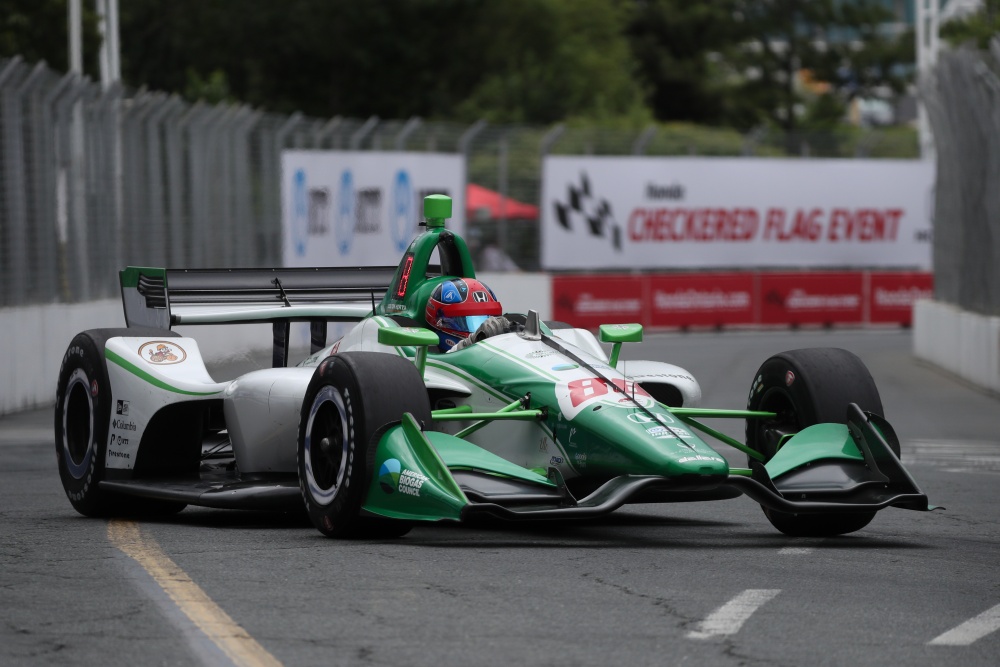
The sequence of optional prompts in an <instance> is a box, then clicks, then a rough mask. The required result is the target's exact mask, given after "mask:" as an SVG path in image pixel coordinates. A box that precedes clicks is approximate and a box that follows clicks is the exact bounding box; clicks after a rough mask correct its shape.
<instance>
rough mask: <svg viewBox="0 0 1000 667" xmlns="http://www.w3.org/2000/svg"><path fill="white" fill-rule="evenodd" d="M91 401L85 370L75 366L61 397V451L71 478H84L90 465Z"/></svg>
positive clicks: (92, 423)
mask: <svg viewBox="0 0 1000 667" xmlns="http://www.w3.org/2000/svg"><path fill="white" fill-rule="evenodd" d="M93 414H94V403H93V399H92V397H91V387H90V382H89V381H88V379H87V375H86V373H84V372H83V370H81V369H76V370H75V371H74V372H73V373H72V375H70V378H69V380H68V381H67V383H66V393H65V396H64V398H63V423H62V427H63V441H62V446H63V454H64V458H65V460H66V469H67V470H68V471H69V474H70V475H72V476H73V478H74V479H83V476H84V475H86V474H87V470H88V468H89V467H90V461H91V457H92V456H93V447H92V443H93V441H94V421H93Z"/></svg>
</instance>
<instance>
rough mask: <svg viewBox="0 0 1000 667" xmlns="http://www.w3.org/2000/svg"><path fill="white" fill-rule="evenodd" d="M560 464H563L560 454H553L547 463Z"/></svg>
mask: <svg viewBox="0 0 1000 667" xmlns="http://www.w3.org/2000/svg"><path fill="white" fill-rule="evenodd" d="M562 464H563V457H561V456H553V457H552V458H551V459H549V465H553V466H561V465H562Z"/></svg>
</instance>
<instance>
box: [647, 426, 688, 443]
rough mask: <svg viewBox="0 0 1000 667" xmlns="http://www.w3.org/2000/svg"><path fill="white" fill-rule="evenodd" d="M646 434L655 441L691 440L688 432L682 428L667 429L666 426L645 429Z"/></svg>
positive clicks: (672, 427)
mask: <svg viewBox="0 0 1000 667" xmlns="http://www.w3.org/2000/svg"><path fill="white" fill-rule="evenodd" d="M646 433H648V434H649V435H651V436H652V437H654V438H656V439H657V440H676V439H677V438H693V437H694V436H693V435H691V432H690V431H687V430H685V429H683V428H678V427H676V426H671V427H670V428H667V427H666V426H654V427H652V428H647V429H646Z"/></svg>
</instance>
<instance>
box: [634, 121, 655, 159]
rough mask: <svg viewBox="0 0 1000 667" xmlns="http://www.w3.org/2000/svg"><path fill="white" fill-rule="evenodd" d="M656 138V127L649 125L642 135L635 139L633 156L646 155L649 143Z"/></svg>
mask: <svg viewBox="0 0 1000 667" xmlns="http://www.w3.org/2000/svg"><path fill="white" fill-rule="evenodd" d="M655 136H656V126H655V125H649V126H647V127H646V129H644V130H643V131H642V133H641V134H640V135H639V136H638V137H636V138H635V141H634V142H632V155H644V154H645V153H646V147H647V146H648V145H649V142H650V141H652V140H653V137H655Z"/></svg>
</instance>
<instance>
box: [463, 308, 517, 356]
mask: <svg viewBox="0 0 1000 667" xmlns="http://www.w3.org/2000/svg"><path fill="white" fill-rule="evenodd" d="M513 330H514V325H513V324H512V323H511V322H510V320H508V319H507V318H506V317H503V316H500V317H490V318H489V319H488V320H486V321H485V322H483V323H482V324H480V325H479V328H478V329H476V330H475V332H474V333H473V334H472V335H471V336H469V337H468V338H466V339H464V340H460V341H458V344H457V345H455V346H454V347H452V348H451V350H449V351H450V352H454V351H456V350H463V349H465V348H467V347H469V346H470V345H472V344H473V343H478V342H479V341H481V340H483V339H485V338H489V337H490V336H499V335H500V334H505V333H509V332H511V331H513Z"/></svg>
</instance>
